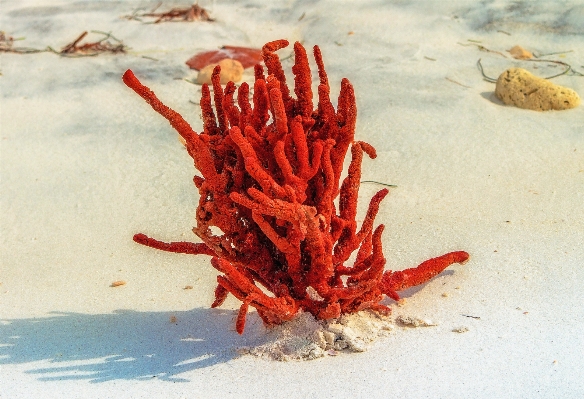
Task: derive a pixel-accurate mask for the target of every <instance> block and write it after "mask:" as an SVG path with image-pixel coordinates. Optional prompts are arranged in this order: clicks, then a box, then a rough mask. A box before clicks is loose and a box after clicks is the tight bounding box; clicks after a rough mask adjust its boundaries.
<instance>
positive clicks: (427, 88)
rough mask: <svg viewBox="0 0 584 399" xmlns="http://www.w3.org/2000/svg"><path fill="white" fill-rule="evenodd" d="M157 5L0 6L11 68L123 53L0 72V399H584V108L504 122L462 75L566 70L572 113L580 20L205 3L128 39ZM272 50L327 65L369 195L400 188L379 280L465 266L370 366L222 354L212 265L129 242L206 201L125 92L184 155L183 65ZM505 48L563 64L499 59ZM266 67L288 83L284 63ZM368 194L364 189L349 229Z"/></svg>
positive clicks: (422, 5) (187, 223) (192, 107)
mask: <svg viewBox="0 0 584 399" xmlns="http://www.w3.org/2000/svg"><path fill="white" fill-rule="evenodd" d="M156 4H157V2H140V1H97V0H87V1H76V2H73V1H69V2H67V1H53V0H39V1H32V0H31V1H27V0H17V1H1V2H0V7H1V13H0V14H1V15H0V30H2V31H4V32H5V34H6V35H9V36H12V37H14V38H18V39H21V40H15V41H14V44H13V46H14V47H20V48H23V47H26V48H34V49H45V48H47V46H51V47H52V48H54V49H56V50H59V49H61V48H62V47H63V46H65V45H67V44H68V43H70V42H71V41H73V40H74V39H75V38H76V37H78V36H79V35H80V34H81V33H82V32H83V31H88V32H89V35H88V40H99V39H100V38H103V34H102V33H99V32H110V33H111V34H112V35H113V36H114V37H115V38H116V39H119V40H121V41H122V42H123V44H124V45H126V46H128V50H127V51H126V53H125V54H100V55H97V56H91V57H64V56H60V55H58V54H55V53H54V52H39V53H30V54H19V53H14V52H3V53H0V72H1V76H0V136H1V139H0V198H1V208H0V242H1V263H0V398H2V399H4V398H6V399H9V398H10V399H11V398H32V397H37V398H77V397H83V398H113V397H116V398H162V397H164V398H186V397H189V398H191V397H196V398H199V397H200V398H235V397H237V398H349V397H351V398H359V397H369V398H387V397H401V398H442V397H449V398H468V397H473V398H487V397H489V398H492V397H499V398H502V397H505V398H577V397H582V396H584V382H583V381H584V369H583V368H582V354H583V353H584V338H583V336H582V333H581V331H582V330H583V329H584V306H583V303H584V291H583V286H584V245H582V243H584V206H583V205H582V204H583V203H584V108H583V107H584V106H583V105H580V106H579V107H577V108H574V109H571V110H564V111H547V112H536V111H532V110H525V109H519V108H516V107H513V106H507V105H505V104H503V103H502V102H501V101H500V100H498V99H497V97H496V96H495V94H494V91H495V84H494V83H491V82H488V81H486V80H485V79H484V78H483V76H482V74H481V72H480V70H479V69H478V68H477V61H478V60H479V59H480V60H481V65H482V66H483V68H484V74H485V75H486V76H489V77H493V78H495V79H496V78H497V77H498V76H499V74H501V73H502V72H503V71H504V70H505V69H507V68H510V67H521V68H525V69H528V70H529V71H531V72H532V73H533V74H535V75H537V76H540V77H548V76H553V75H556V74H559V73H561V72H562V71H564V70H565V69H566V65H569V66H570V67H571V71H570V72H568V73H565V74H562V75H561V76H558V77H555V78H553V79H551V81H552V82H553V83H555V84H559V85H562V86H565V87H569V88H571V89H573V90H575V91H576V92H577V93H579V94H580V96H583V95H584V77H583V76H582V74H584V3H583V2H581V1H576V0H572V1H566V2H548V1H543V0H541V1H540V0H537V1H530V2H514V1H508V0H500V1H498V0H496V1H485V2H475V1H470V0H469V1H454V2H445V1H432V0H417V1H379V0H377V1H376V0H365V1H359V2H356V1H333V0H317V1H284V0H278V1H265V0H237V1H219V0H215V1H211V0H207V1H200V2H199V4H200V5H201V6H202V7H205V8H206V9H207V10H208V11H209V13H210V15H211V17H212V18H214V19H215V21H214V22H203V21H195V22H165V23H159V24H152V23H145V22H148V21H147V20H146V19H143V20H142V21H139V20H136V19H131V18H124V16H129V15H132V14H133V13H136V12H138V11H140V10H150V9H152V8H153V7H154V6H155V5H156ZM179 5H181V6H185V5H188V3H186V4H185V3H177V2H174V3H172V2H169V3H166V2H165V3H164V4H163V5H161V6H160V9H169V8H171V7H173V6H179ZM150 22H152V21H151V20H150ZM96 31H97V32H96ZM282 38H285V39H287V40H289V41H290V42H291V43H293V42H295V41H300V42H301V43H303V44H304V45H305V46H306V47H307V48H310V47H312V46H313V45H315V44H317V45H319V46H320V48H321V50H322V54H323V58H324V63H325V66H326V69H327V72H328V77H329V80H330V84H331V92H332V93H333V95H332V97H334V98H336V97H337V95H338V92H339V89H340V82H341V79H342V78H345V77H346V78H348V79H349V80H350V81H351V83H352V84H353V86H354V88H355V93H356V99H357V107H358V117H357V130H356V138H357V139H358V140H363V141H366V142H368V143H370V144H372V145H373V146H374V147H375V148H376V149H377V154H378V157H377V159H375V160H369V159H367V160H366V161H365V162H364V164H363V180H366V181H377V182H382V183H385V184H391V185H395V186H396V187H394V188H391V189H390V194H389V196H388V197H387V198H386V199H385V201H384V202H383V203H382V206H381V209H380V213H379V215H378V216H377V219H376V224H378V223H384V224H385V225H386V229H385V233H384V237H383V247H384V253H385V256H386V257H387V265H386V268H387V269H391V270H402V269H405V268H410V267H414V266H416V265H418V264H419V263H420V262H422V261H424V260H426V259H429V258H432V257H435V256H439V255H442V254H444V253H446V252H450V251H457V250H464V251H466V252H468V253H469V254H470V260H469V261H468V262H467V263H466V264H465V265H453V266H451V267H449V268H448V269H447V270H446V271H445V272H443V273H441V274H440V275H439V276H437V277H436V278H434V279H432V280H431V281H430V282H428V283H427V284H424V285H421V286H419V287H416V288H413V289H409V290H407V291H403V292H402V293H401V294H402V295H401V296H402V297H403V298H405V301H404V303H402V304H400V305H399V306H398V304H397V303H396V302H394V301H392V300H390V299H386V300H384V302H383V303H384V304H386V305H388V306H389V307H391V308H392V312H393V314H392V318H398V317H400V316H403V317H414V318H420V319H425V320H432V322H433V323H432V324H435V325H433V326H429V327H420V328H410V327H404V326H402V325H399V324H398V323H396V324H395V327H394V328H393V330H392V331H391V333H389V334H387V335H386V336H384V337H381V338H380V339H378V340H376V341H375V342H374V343H372V344H371V345H370V347H369V348H368V350H367V351H365V352H362V353H343V352H339V353H338V354H336V356H325V357H322V358H320V359H316V360H311V361H289V362H277V361H272V360H265V359H259V358H256V357H253V356H249V355H241V354H240V353H238V348H241V347H246V346H253V345H257V344H258V343H261V342H262V341H263V340H264V339H265V336H266V328H265V327H264V326H263V324H262V321H261V320H260V318H259V317H258V316H257V314H256V313H255V311H250V314H249V315H248V317H247V326H246V330H245V333H244V334H243V335H239V334H237V332H236V331H235V326H234V320H235V318H236V316H237V309H238V307H239V305H240V302H239V301H237V300H236V299H235V298H233V297H230V298H228V299H227V301H226V302H225V304H223V305H222V306H221V307H219V308H216V309H210V307H209V306H210V304H211V303H212V302H213V290H214V288H215V285H216V276H217V271H216V270H215V269H213V268H212V267H211V265H210V263H209V257H207V256H189V255H183V254H171V253H167V252H161V251H156V250H153V249H151V248H147V247H144V246H140V245H138V244H136V243H135V242H134V241H132V236H133V235H134V234H135V233H139V232H142V233H145V234H148V235H149V236H152V237H156V238H157V239H160V240H165V241H190V240H193V241H195V240H196V237H195V236H194V235H193V233H192V232H191V230H192V228H193V226H194V223H195V221H194V214H195V209H196V207H197V204H198V192H197V189H196V187H195V186H194V185H193V175H194V174H195V172H196V171H195V169H194V168H193V162H192V159H191V158H190V157H189V156H188V154H187V152H186V151H185V148H184V147H183V145H181V143H180V141H179V140H178V137H177V134H176V132H175V131H174V130H173V129H172V128H171V127H170V126H169V124H168V122H167V121H166V120H164V119H163V118H162V117H160V115H158V114H156V113H155V112H154V111H153V110H152V109H151V108H150V107H149V106H148V105H147V104H146V103H144V101H143V100H142V99H140V98H139V97H138V96H137V95H136V94H135V93H134V92H132V90H130V89H129V88H128V87H126V86H125V85H124V83H123V82H122V78H121V77H122V74H123V73H124V71H126V70H127V69H132V70H133V71H134V73H135V74H136V76H138V77H139V78H140V80H141V81H142V82H143V83H144V84H146V85H148V86H149V87H150V88H151V89H152V90H153V91H154V92H156V94H157V95H158V97H159V98H160V99H161V100H162V101H163V102H164V103H165V104H166V105H168V106H169V107H172V108H173V109H174V110H176V111H178V112H179V113H181V114H182V115H183V116H184V117H185V119H186V120H187V121H188V122H189V123H190V124H191V125H192V126H193V128H194V129H195V130H196V131H197V132H200V131H201V129H202V126H203V124H202V121H201V118H200V115H201V111H200V107H199V99H200V96H201V86H198V85H194V84H192V83H189V82H188V81H187V80H192V79H194V78H196V76H197V73H196V71H194V70H190V69H189V68H188V67H187V66H186V65H185V61H186V60H187V59H189V58H190V57H191V56H192V55H194V54H196V53H198V52H201V51H206V50H213V49H217V48H219V47H221V46H223V45H233V46H245V47H252V48H261V46H262V45H263V44H265V43H266V42H269V41H272V40H276V39H282ZM515 45H520V46H522V47H524V48H526V49H528V50H530V51H531V52H533V54H535V55H536V56H538V57H539V58H538V59H540V60H541V59H546V60H551V61H560V62H561V64H558V63H554V62H530V61H521V60H517V59H514V58H512V57H511V56H510V55H509V53H508V50H509V49H510V48H512V47H513V46H515ZM278 54H279V55H280V58H282V59H283V66H284V69H285V70H286V73H289V72H290V70H291V67H292V65H293V62H294V61H293V59H291V58H287V57H289V56H290V55H291V54H292V50H291V48H290V47H289V48H287V49H284V50H280V51H279V53H278ZM311 62H312V59H311ZM311 66H312V67H313V68H314V70H315V68H316V67H315V64H314V62H312V63H311ZM313 75H314V76H313V78H314V79H315V80H314V86H315V87H316V84H317V83H318V77H317V76H316V73H314V72H313ZM253 79H254V76H253V69H246V70H245V72H244V76H243V81H246V82H250V83H251V82H253ZM346 164H347V165H348V162H346ZM379 188H380V187H379V185H377V184H373V183H363V184H362V186H361V191H360V198H359V200H360V202H359V205H360V206H359V212H360V215H363V214H364V213H365V211H366V206H367V204H368V201H369V199H370V198H371V197H372V196H373V195H374V194H375V193H376V192H377V191H378V190H379ZM361 220H362V219H361ZM361 220H359V221H361ZM115 281H123V282H124V283H125V284H123V285H120V286H118V287H111V285H112V283H113V282H115ZM187 286H189V287H191V288H189V289H185V287H187Z"/></svg>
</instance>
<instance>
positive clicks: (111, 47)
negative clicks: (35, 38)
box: [48, 31, 128, 57]
mask: <svg viewBox="0 0 584 399" xmlns="http://www.w3.org/2000/svg"><path fill="white" fill-rule="evenodd" d="M91 32H92V33H99V34H102V35H104V37H103V38H102V39H101V40H98V41H96V42H90V43H84V44H80V43H81V41H82V40H83V39H84V38H85V36H87V34H88V32H87V31H85V32H83V33H82V34H81V35H79V36H78V37H77V39H75V40H73V41H72V42H71V43H69V44H67V45H66V46H65V47H63V48H62V49H61V51H56V50H54V49H53V48H52V47H48V49H49V50H50V51H52V52H54V53H56V54H59V55H62V56H65V57H90V56H95V55H98V54H101V53H113V54H117V53H126V51H127V50H128V47H127V46H126V45H125V44H124V43H122V41H121V40H119V39H117V38H115V37H114V36H113V35H112V34H111V33H108V32H101V31H91ZM109 39H112V40H113V41H114V43H112V42H110V41H109Z"/></svg>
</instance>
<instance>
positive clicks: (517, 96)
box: [495, 68, 580, 111]
mask: <svg viewBox="0 0 584 399" xmlns="http://www.w3.org/2000/svg"><path fill="white" fill-rule="evenodd" d="M495 94H496V95H497V97H498V98H499V99H500V100H501V101H503V102H504V103H505V104H507V105H514V106H516V107H518V108H524V109H531V110H535V111H548V110H564V109H570V108H574V107H577V106H578V105H579V104H580V97H579V96H578V93H576V92H575V91H574V90H572V89H569V88H567V87H563V86H559V85H556V84H553V83H551V82H550V81H548V80H546V79H542V78H539V77H537V76H534V75H532V74H531V73H530V72H529V71H527V70H525V69H522V68H510V69H507V70H506V71H504V72H503V73H502V74H501V75H500V76H499V79H497V86H496V89H495Z"/></svg>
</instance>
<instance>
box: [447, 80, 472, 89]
mask: <svg viewBox="0 0 584 399" xmlns="http://www.w3.org/2000/svg"><path fill="white" fill-rule="evenodd" d="M444 79H446V80H447V81H449V82H452V83H455V84H457V85H459V86H462V87H466V88H467V89H472V87H470V86H467V85H463V84H462V83H460V82H457V81H456V80H454V79H450V78H449V77H445V78H444Z"/></svg>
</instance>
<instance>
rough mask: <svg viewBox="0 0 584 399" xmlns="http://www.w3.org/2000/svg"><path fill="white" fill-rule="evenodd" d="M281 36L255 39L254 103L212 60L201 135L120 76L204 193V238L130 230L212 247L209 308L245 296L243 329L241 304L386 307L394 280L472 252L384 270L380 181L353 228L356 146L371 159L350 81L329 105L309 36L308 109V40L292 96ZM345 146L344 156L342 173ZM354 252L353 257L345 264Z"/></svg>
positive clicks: (290, 310)
mask: <svg viewBox="0 0 584 399" xmlns="http://www.w3.org/2000/svg"><path fill="white" fill-rule="evenodd" d="M287 45H288V42H287V41H285V40H278V41H275V42H271V43H268V44H266V45H265V46H264V47H263V49H262V55H263V58H264V61H265V64H266V67H267V69H268V76H267V77H264V71H263V68H262V67H261V66H259V65H257V66H256V70H255V76H256V79H255V83H254V93H253V100H252V103H253V106H252V103H250V100H249V87H248V85H247V83H243V84H242V85H241V86H240V87H239V89H238V90H237V98H236V99H235V98H234V97H235V92H236V88H235V85H234V84H233V83H232V82H230V83H228V84H227V86H226V87H225V89H224V90H223V89H222V88H221V85H220V83H219V71H220V69H219V67H216V68H215V70H214V73H213V91H214V95H213V100H214V103H215V107H214V108H213V106H212V105H211V93H210V90H209V87H208V86H207V85H203V88H202V99H201V108H202V118H203V123H204V131H203V132H202V133H200V134H197V133H196V132H194V131H193V129H192V128H191V127H190V126H189V124H188V123H187V122H186V121H185V120H184V119H183V118H182V117H181V116H180V115H179V114H178V113H176V112H175V111H173V110H171V109H170V108H168V107H166V106H165V105H164V104H162V103H161V102H160V101H159V100H158V98H157V97H156V96H155V94H154V93H153V92H152V91H150V89H148V88H147V87H145V86H143V85H142V84H141V83H140V82H139V81H138V79H137V78H136V77H135V76H134V74H133V73H132V71H130V70H128V71H127V72H126V73H125V74H124V77H123V80H124V82H125V83H126V85H128V86H129V87H131V88H132V89H133V90H134V91H135V92H136V93H138V94H139V95H140V96H142V97H143V98H144V100H146V101H147V102H148V103H149V104H150V105H151V106H152V108H154V110H155V111H157V112H158V113H160V114H161V115H162V116H164V117H165V118H166V119H168V121H169V122H170V124H171V125H172V126H173V127H174V128H175V129H176V130H177V131H178V132H179V134H180V135H181V136H182V137H183V138H184V140H185V141H186V147H187V151H188V153H189V154H190V155H191V157H192V158H193V159H194V163H195V167H196V168H197V169H198V170H199V171H200V173H201V175H202V176H195V178H194V183H195V185H196V186H197V188H198V189H199V193H200V199H199V206H198V208H197V212H196V219H197V226H196V227H195V228H194V229H193V232H194V233H195V234H196V235H197V236H198V237H199V238H200V239H201V240H202V241H203V243H201V244H194V243H188V242H175V243H163V242H160V241H157V240H154V239H152V238H148V237H147V236H145V235H143V234H136V235H135V236H134V240H135V241H136V242H138V243H140V244H144V245H147V246H150V247H153V248H157V249H161V250H165V251H170V252H179V253H188V254H206V255H212V256H213V258H212V260H211V264H212V265H213V267H215V268H216V269H217V270H218V271H219V272H221V275H219V276H218V277H217V282H218V285H217V288H216V290H215V301H214V302H213V304H212V307H216V306H220V305H221V304H222V303H223V301H224V300H225V298H226V297H227V295H228V294H229V293H231V294H233V295H234V296H235V297H236V298H238V299H239V300H240V301H241V302H242V303H243V304H242V305H241V308H240V311H239V315H238V317H237V322H236V329H237V332H239V333H240V334H241V333H242V332H243V329H244V326H245V317H246V313H247V310H248V308H249V306H253V307H255V308H256V309H257V312H258V314H259V316H260V317H261V318H262V319H263V321H264V322H265V324H267V325H272V324H278V323H282V322H283V321H286V320H290V319H292V318H293V317H294V316H295V314H296V313H297V312H298V310H299V309H303V310H304V311H308V312H310V313H312V314H313V315H314V316H315V317H317V318H318V319H329V318H334V317H338V316H339V315H340V314H342V313H352V312H356V311H359V310H362V309H374V310H377V311H381V312H385V313H389V312H390V309H389V308H388V307H387V306H385V305H382V304H380V303H379V302H380V301H381V300H382V299H383V296H384V295H388V296H389V297H391V298H393V299H395V300H398V299H399V296H398V294H397V291H400V290H404V289H406V288H409V287H412V286H415V285H419V284H422V283H424V282H426V281H428V280H429V279H431V278H432V277H434V276H435V275H437V274H438V273H440V272H441V271H442V270H444V269H445V268H446V267H448V266H449V265H451V264H453V263H463V262H465V261H466V260H467V259H468V254H467V253H466V252H452V253H449V254H446V255H443V256H441V257H438V258H434V259H430V260H428V261H426V262H424V263H422V264H421V265H420V266H418V267H416V268H413V269H407V270H404V271H398V272H391V271H384V266H385V257H384V256H383V252H382V248H381V241H382V240H381V234H382V232H383V228H384V226H383V225H379V226H378V227H377V228H376V229H373V223H374V219H375V216H376V215H377V212H378V210H379V204H380V202H381V201H382V200H383V198H384V197H385V196H386V195H387V193H388V190H387V189H384V190H381V191H379V192H378V193H377V194H376V195H375V196H373V198H372V199H371V201H370V203H369V208H368V210H367V213H366V215H365V219H364V221H363V223H362V224H361V226H360V228H359V229H358V228H357V222H356V217H357V197H358V190H359V182H360V179H361V161H362V159H363V154H364V153H365V154H367V155H368V156H369V157H370V158H375V157H376V153H375V149H374V148H373V147H372V146H371V145H369V144H367V143H364V142H362V141H355V140H354V134H355V121H356V116H357V109H356V105H355V95H354V92H353V86H352V85H351V84H350V83H349V81H348V80H347V79H343V80H342V82H341V92H340V95H339V99H338V106H337V110H336V111H335V109H334V106H333V104H332V102H331V100H330V97H329V93H330V87H329V84H328V78H327V74H326V72H325V70H324V64H323V62H322V56H321V53H320V49H319V48H318V47H317V46H315V47H314V56H315V59H316V64H317V66H318V76H319V79H320V84H319V85H318V104H317V107H316V109H315V107H314V105H313V96H312V77H311V73H310V68H309V65H308V57H307V55H306V51H305V49H304V47H302V45H301V44H300V43H295V45H294V53H295V65H294V67H293V68H292V72H293V74H294V83H295V84H294V94H295V96H296V98H293V97H292V95H291V94H290V90H289V88H288V86H287V84H286V76H285V74H284V71H283V69H282V65H281V63H280V60H279V58H278V56H277V55H276V54H275V51H276V50H279V49H281V48H284V47H286V46H287ZM235 102H237V105H235ZM270 119H271V123H269V124H268V122H269V121H270ZM349 148H350V149H351V156H352V159H351V163H350V165H349V170H348V175H347V176H346V177H345V178H344V180H343V181H342V183H341V172H342V169H343V161H344V159H345V155H346V153H347V151H348V150H349ZM337 198H338V209H337V206H336V205H335V202H334V201H335V199H337ZM211 227H214V228H215V231H217V228H218V229H220V230H221V231H220V233H219V234H216V233H214V232H213V231H212V230H211ZM355 251H357V254H356V259H355V261H354V262H353V265H352V266H348V265H347V262H348V259H349V257H350V256H351V254H352V253H353V252H355ZM259 286H262V287H263V288H264V289H261V288H260V287H259ZM266 290H267V291H269V292H270V293H271V294H266V292H265V291H266Z"/></svg>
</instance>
